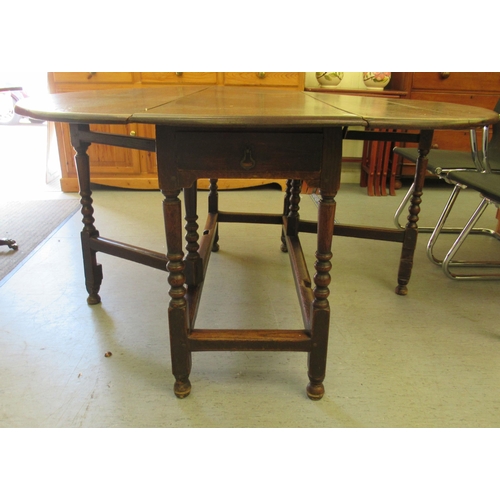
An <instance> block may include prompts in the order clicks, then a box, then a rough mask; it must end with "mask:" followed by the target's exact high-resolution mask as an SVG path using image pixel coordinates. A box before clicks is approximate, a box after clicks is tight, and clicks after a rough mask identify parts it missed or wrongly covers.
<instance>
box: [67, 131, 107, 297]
mask: <svg viewBox="0 0 500 500" xmlns="http://www.w3.org/2000/svg"><path fill="white" fill-rule="evenodd" d="M88 129H89V126H88V125H70V130H71V143H72V145H73V148H74V149H75V151H76V155H75V162H76V169H77V173H78V183H79V186H80V197H81V200H80V203H81V205H82V215H83V219H82V222H83V230H82V232H81V240H82V254H83V268H84V273H85V286H86V288H87V292H88V294H89V296H88V298H87V303H88V304H89V305H95V304H99V303H100V302H101V297H100V296H99V289H100V287H101V283H102V266H101V265H100V264H98V263H97V255H96V254H97V252H96V251H95V250H93V249H92V248H91V246H90V239H91V238H93V237H97V236H99V232H98V231H97V229H96V228H95V226H94V222H95V219H94V217H93V214H94V208H93V207H92V196H91V195H92V191H91V190H90V162H89V156H88V154H87V149H88V147H89V146H90V143H88V142H83V141H80V139H79V137H78V135H79V131H80V130H88Z"/></svg>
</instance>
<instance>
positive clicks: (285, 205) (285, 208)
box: [281, 179, 293, 252]
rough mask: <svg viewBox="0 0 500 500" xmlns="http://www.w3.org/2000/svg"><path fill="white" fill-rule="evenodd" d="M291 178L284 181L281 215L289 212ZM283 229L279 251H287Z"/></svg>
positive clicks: (286, 214)
mask: <svg viewBox="0 0 500 500" xmlns="http://www.w3.org/2000/svg"><path fill="white" fill-rule="evenodd" d="M292 182H293V180H292V179H287V181H286V192H285V199H284V201H283V215H284V216H288V214H289V212H290V196H291V195H292ZM284 231H285V230H284V229H283V230H282V231H281V251H282V252H288V248H287V246H286V238H285V232H284Z"/></svg>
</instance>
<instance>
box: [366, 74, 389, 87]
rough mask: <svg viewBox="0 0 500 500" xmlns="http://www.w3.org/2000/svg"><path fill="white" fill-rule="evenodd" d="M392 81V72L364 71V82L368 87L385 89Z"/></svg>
mask: <svg viewBox="0 0 500 500" xmlns="http://www.w3.org/2000/svg"><path fill="white" fill-rule="evenodd" d="M390 81H391V74H390V73H363V82H364V83H365V86H366V87H368V88H378V89H383V88H385V87H386V86H387V84H388V83H389V82H390Z"/></svg>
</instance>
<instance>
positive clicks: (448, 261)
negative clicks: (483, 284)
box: [442, 198, 500, 280]
mask: <svg viewBox="0 0 500 500" xmlns="http://www.w3.org/2000/svg"><path fill="white" fill-rule="evenodd" d="M490 203H491V201H490V200H488V199H487V198H483V200H482V201H481V203H480V204H479V206H478V207H477V208H476V210H475V211H474V213H473V214H472V217H471V218H470V219H469V221H468V222H467V224H466V225H465V226H464V228H463V230H462V232H461V233H460V235H459V236H458V238H457V239H456V240H455V242H454V243H453V245H452V246H451V248H450V250H449V251H448V253H447V254H446V256H445V258H444V259H443V262H442V269H443V272H444V274H445V275H446V276H448V278H451V279H455V280H498V279H500V274H499V273H491V274H457V273H453V272H452V271H451V270H450V267H457V266H461V267H477V268H488V267H490V268H491V267H500V261H466V262H464V261H454V260H453V257H454V256H455V254H456V253H457V252H458V250H459V249H460V247H461V245H462V243H463V242H464V241H465V239H466V238H467V236H468V235H469V234H470V233H471V232H472V230H473V228H474V224H476V222H477V221H478V220H479V218H480V217H481V215H482V214H483V213H484V211H485V210H486V207H487V206H488V205H489V204H490Z"/></svg>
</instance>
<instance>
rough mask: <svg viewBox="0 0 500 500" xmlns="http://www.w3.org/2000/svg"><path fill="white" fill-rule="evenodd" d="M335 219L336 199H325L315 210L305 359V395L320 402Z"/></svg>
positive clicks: (324, 370)
mask: <svg viewBox="0 0 500 500" xmlns="http://www.w3.org/2000/svg"><path fill="white" fill-rule="evenodd" d="M334 220H335V200H334V198H333V196H324V195H322V199H321V201H320V204H319V209H318V249H317V251H316V263H315V264H314V268H315V270H316V274H315V275H314V283H315V285H316V286H315V288H314V302H313V304H312V314H311V337H312V342H313V346H312V349H311V351H310V353H309V357H308V368H309V369H308V376H309V384H308V386H307V396H308V397H309V398H310V399H312V400H318V399H321V398H322V397H323V395H324V393H325V388H324V386H323V380H324V379H325V372H326V355H327V347H328V331H329V328H330V305H329V302H328V296H329V294H330V291H329V289H328V286H329V284H330V281H331V278H330V270H331V268H332V265H331V262H330V261H331V258H332V252H331V246H332V236H333V226H334Z"/></svg>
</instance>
